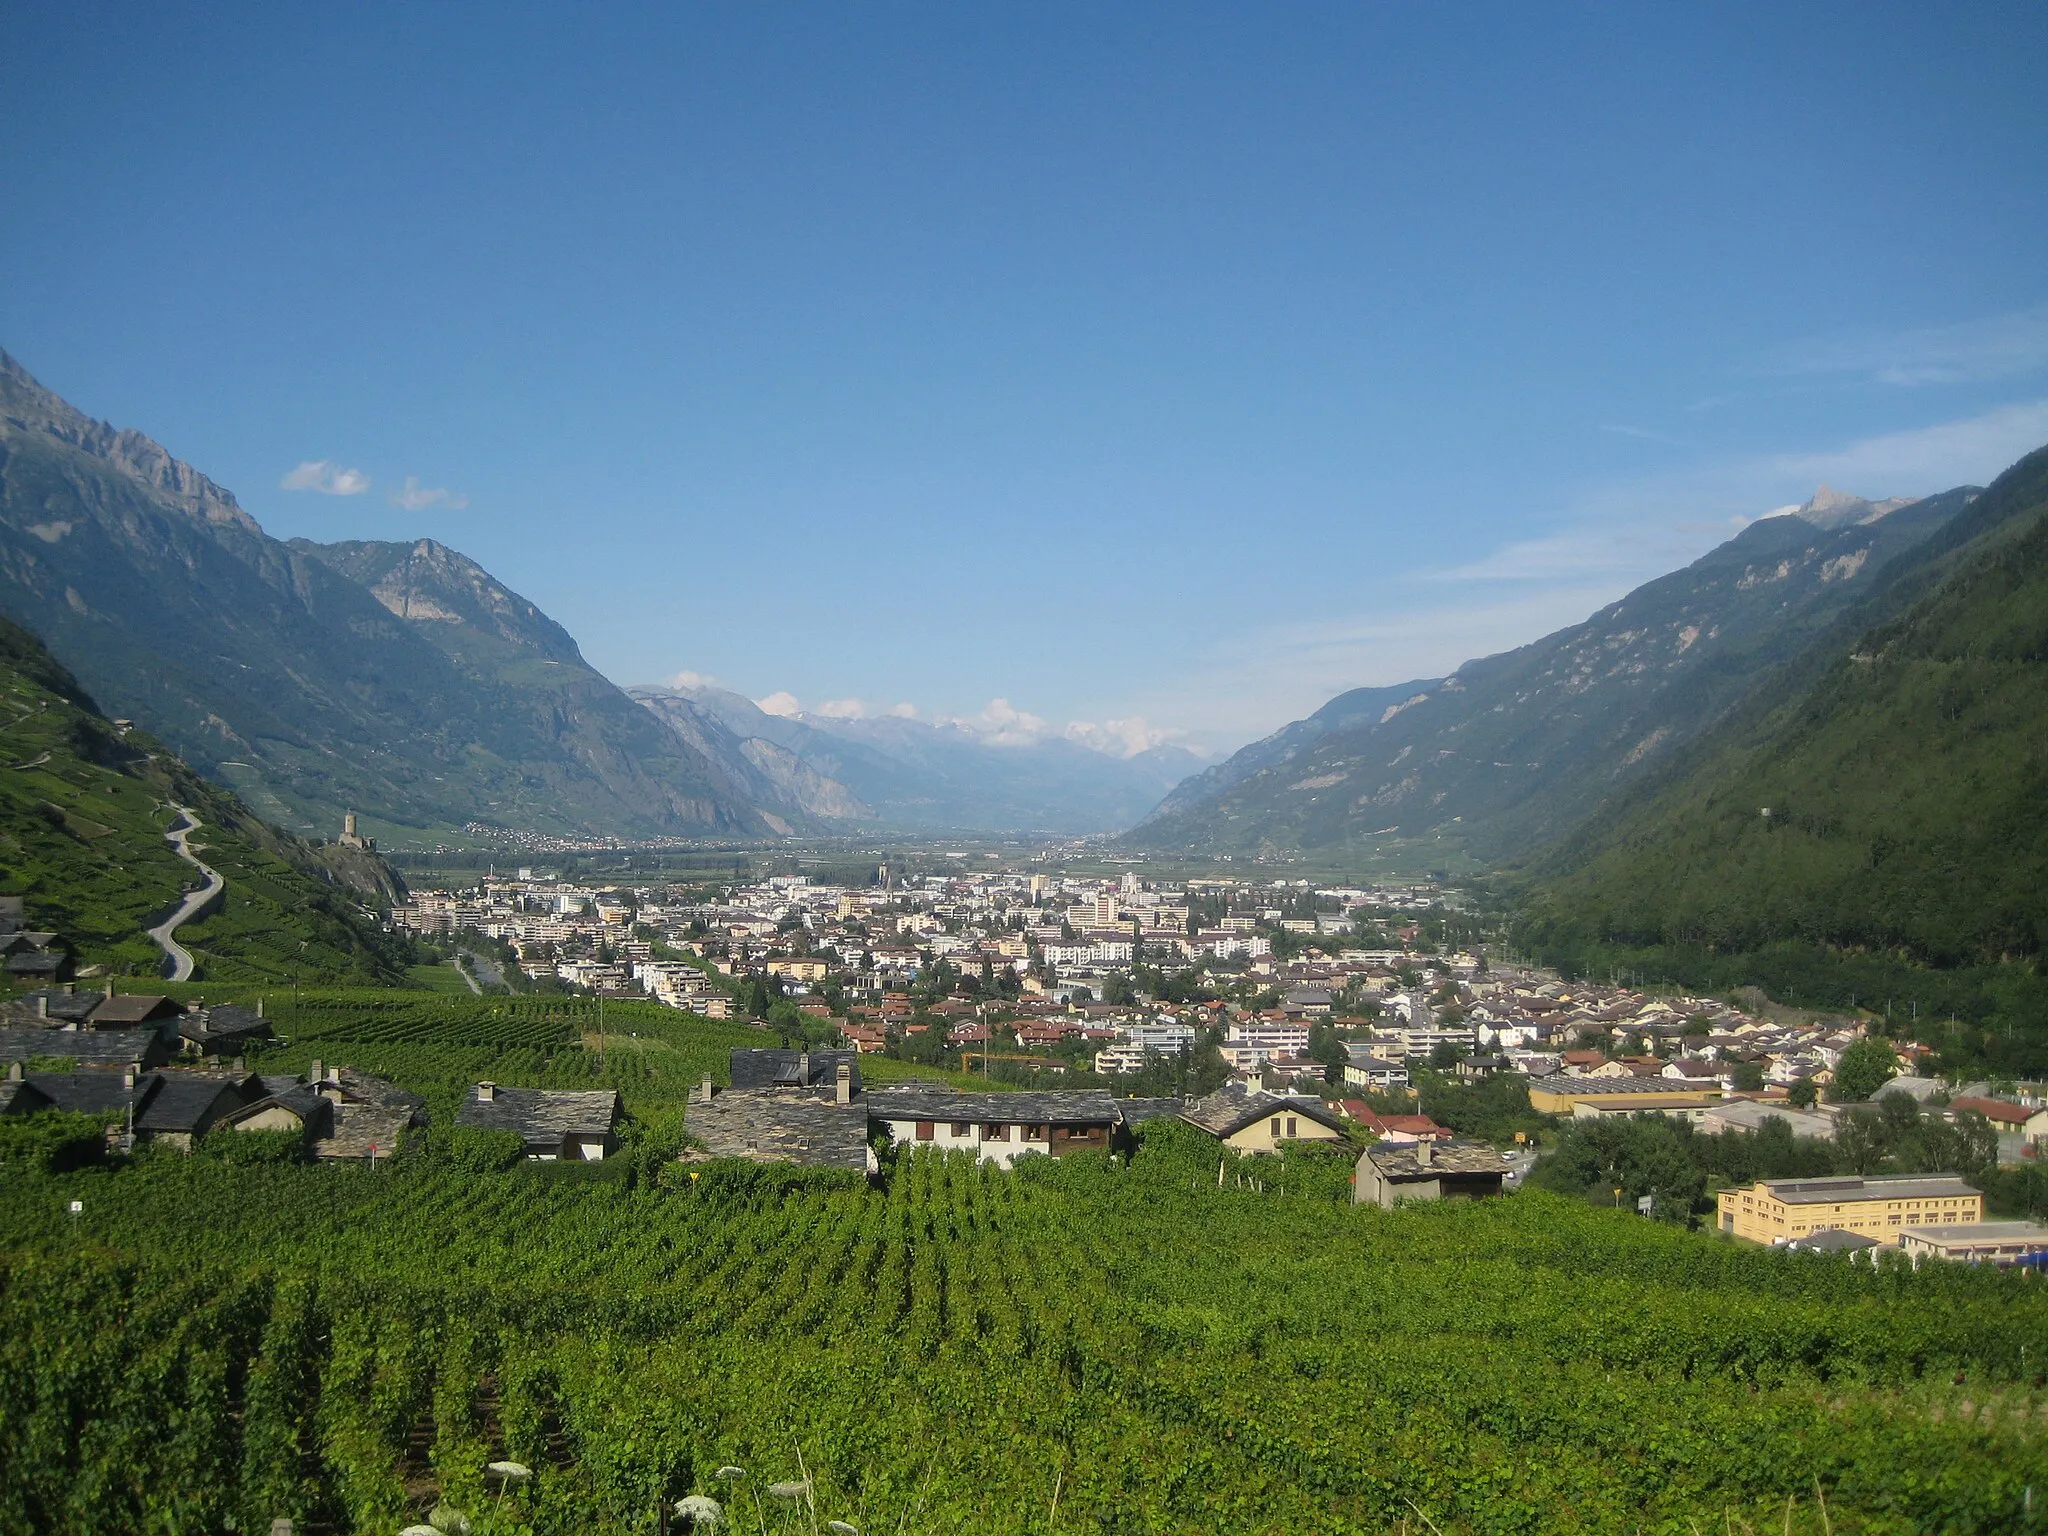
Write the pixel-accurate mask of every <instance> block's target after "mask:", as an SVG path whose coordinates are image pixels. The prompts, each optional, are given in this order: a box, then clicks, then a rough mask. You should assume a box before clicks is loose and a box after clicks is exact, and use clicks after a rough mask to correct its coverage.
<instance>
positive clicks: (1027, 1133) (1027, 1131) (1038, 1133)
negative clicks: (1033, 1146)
mask: <svg viewBox="0 0 2048 1536" xmlns="http://www.w3.org/2000/svg"><path fill="white" fill-rule="evenodd" d="M1024 1139H1025V1140H1026V1141H1044V1140H1045V1127H1044V1126H1042V1125H1027V1126H1025V1127H1024Z"/></svg>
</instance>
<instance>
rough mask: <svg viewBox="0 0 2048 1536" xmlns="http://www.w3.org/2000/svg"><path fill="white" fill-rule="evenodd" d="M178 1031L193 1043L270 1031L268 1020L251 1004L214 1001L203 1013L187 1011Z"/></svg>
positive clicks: (234, 1038) (209, 1042)
mask: <svg viewBox="0 0 2048 1536" xmlns="http://www.w3.org/2000/svg"><path fill="white" fill-rule="evenodd" d="M179 1031H180V1033H182V1034H183V1035H184V1037H185V1038H186V1039H187V1040H190V1041H192V1042H193V1043H194V1044H195V1045H208V1044H211V1043H212V1042H214V1041H217V1040H249V1039H257V1038H261V1037H262V1036H264V1035H267V1034H269V1033H270V1020H268V1019H266V1018H264V1017H263V1016H262V1015H261V1014H259V1013H257V1012H256V1010H255V1009H253V1008H242V1007H239V1006H237V1005H236V1004H234V1003H218V1004H216V1005H214V1006H213V1007H211V1008H209V1009H207V1010H206V1011H205V1012H204V1013H197V1014H188V1015H187V1016H186V1018H185V1021H184V1023H183V1024H181V1025H180V1026H179Z"/></svg>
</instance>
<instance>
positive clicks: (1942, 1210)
mask: <svg viewBox="0 0 2048 1536" xmlns="http://www.w3.org/2000/svg"><path fill="white" fill-rule="evenodd" d="M1720 1215H1721V1230H1722V1231H1723V1232H1728V1233H1732V1234H1734V1235H1735V1236H1736V1237H1739V1238H1743V1239H1744V1240H1746V1241H1748V1242H1752V1243H1783V1242H1790V1241H1791V1240H1792V1239H1793V1238H1797V1237H1805V1236H1807V1235H1808V1234H1810V1233H1814V1232H1825V1231H1831V1230H1832V1231H1838V1232H1855V1233H1860V1234H1861V1235H1862V1236H1864V1237H1869V1238H1874V1239H1875V1240H1876V1241H1878V1242H1880V1243H1888V1244H1891V1245H1892V1246H1895V1247H1896V1246H1898V1245H1899V1243H1900V1241H1901V1229H1902V1228H1905V1227H1948V1226H1960V1225H1962V1224H1964V1223H1966V1222H1980V1221H1982V1220H1983V1219H1984V1197H1983V1195H1981V1194H1979V1193H1978V1192H1977V1191H1976V1190H1974V1189H1972V1188H1971V1187H1970V1186H1969V1185H1967V1184H1965V1183H1964V1182H1963V1181H1962V1180H1961V1179H1959V1178H1957V1177H1956V1176H1955V1175H1954V1174H1951V1173H1938V1174H1929V1175H1924V1176H1917V1177H1910V1178H1878V1179H1865V1178H1856V1177H1853V1176H1851V1177H1845V1178H1836V1179H1765V1180H1763V1181H1762V1182H1761V1183H1758V1184H1753V1185H1751V1186H1750V1187H1749V1188H1747V1189H1724V1190H1722V1191H1721V1209H1720Z"/></svg>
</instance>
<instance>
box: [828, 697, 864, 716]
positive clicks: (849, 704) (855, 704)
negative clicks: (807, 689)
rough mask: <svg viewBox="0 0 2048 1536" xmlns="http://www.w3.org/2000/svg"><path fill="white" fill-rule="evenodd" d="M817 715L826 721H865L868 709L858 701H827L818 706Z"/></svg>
mask: <svg viewBox="0 0 2048 1536" xmlns="http://www.w3.org/2000/svg"><path fill="white" fill-rule="evenodd" d="M818 713H819V714H821V715H823V716H824V717H825V718H826V719H827V720H865V719H867V717H868V707H867V705H865V704H863V703H862V702H861V701H860V700H859V699H827V700H826V701H825V702H824V703H822V704H820V705H819V706H818Z"/></svg>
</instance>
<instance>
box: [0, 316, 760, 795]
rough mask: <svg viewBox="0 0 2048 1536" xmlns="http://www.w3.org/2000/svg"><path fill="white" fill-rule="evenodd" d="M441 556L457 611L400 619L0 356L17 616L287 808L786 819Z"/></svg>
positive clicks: (127, 710) (97, 680)
mask: <svg viewBox="0 0 2048 1536" xmlns="http://www.w3.org/2000/svg"><path fill="white" fill-rule="evenodd" d="M377 547H379V548H390V549H395V550H399V551H410V550H413V549H414V548H415V546H410V545H394V546H377ZM424 547H425V548H427V549H428V550H429V551H430V554H431V558H428V559H424V560H420V561H415V562H413V563H414V564H416V565H418V566H420V567H421V568H422V570H423V571H425V570H426V569H427V568H429V567H433V568H434V569H433V570H432V571H431V572H429V574H431V575H433V576H434V577H435V578H436V579H437V580H438V581H439V583H440V586H441V588H443V589H445V590H444V592H443V595H444V597H446V599H447V601H445V602H444V603H442V604H441V608H442V610H443V611H445V612H447V613H448V614H450V615H451V616H452V617H454V618H455V619H456V620H457V622H453V623H451V622H448V621H446V620H442V621H437V622H433V623H427V622H425V621H424V616H423V614H422V613H421V612H419V611H415V612H414V613H412V614H411V615H405V614H401V613H399V612H396V611H394V609H393V607H392V606H391V605H390V604H388V603H387V602H386V601H385V600H383V599H382V598H381V597H380V596H379V594H378V593H377V592H373V591H372V590H370V586H369V585H365V583H364V582H362V581H359V580H357V579H356V577H355V576H354V575H353V574H352V573H351V572H349V571H348V570H346V569H341V568H337V566H342V567H345V566H347V565H348V564H349V563H350V562H349V560H348V559H347V558H344V557H343V556H341V555H337V554H335V553H334V552H332V551H322V550H319V549H317V548H312V547H300V548H294V547H291V546H288V545H285V544H282V543H280V542H279V541H277V540H275V539H272V538H270V537H269V536H268V535H267V534H265V533H264V532H263V530H262V529H261V528H260V527H258V526H257V524H256V522H255V521H254V519H252V518H251V517H249V515H248V514H247V513H245V512H244V511H242V509H241V508H240V507H239V506H237V505H236V504H235V499H234V497H233V496H232V495H230V494H229V493H228V492H227V491H225V490H223V489H222V488H221V487H219V486H217V485H215V484H214V483H213V482H212V481H210V480H208V479H207V478H206V477H205V476H204V475H202V474H200V473H199V472H198V471H196V470H194V469H192V468H191V467H190V466H189V465H186V464H181V463H179V462H178V461H177V460H175V459H173V458H172V457H171V456H170V454H169V453H167V452H166V451H165V450H164V449H163V448H162V447H160V446H159V445H158V444H156V443H154V442H151V441H150V440H149V439H148V438H146V437H143V436H142V435H141V434H140V433H136V432H125V431H124V432H117V431H115V430H114V429H113V428H112V427H109V426H107V425H105V424H103V423H100V422H96V421H93V420H92V419H91V418H89V417H87V416H85V415H83V414H82V413H80V412H79V411H77V410H75V409H74V408H72V407H71V406H70V405H68V404H66V403H65V402H64V401H62V400H60V399H58V398H57V397H56V396H55V395H53V394H51V393H50V392H49V391H48V390H46V389H43V388H42V387H41V386H40V385H38V384H37V383H36V382H35V380H34V379H32V378H30V377H29V376H28V374H27V373H26V372H24V371H23V370H22V369H21V367H20V366H19V365H18V364H17V363H16V362H15V361H14V360H13V359H12V358H10V357H8V356H7V355H6V354H5V353H0V612H4V613H5V614H7V615H8V616H9V617H11V618H13V619H15V620H16V621H17V622H20V623H23V624H26V625H27V626H28V627H29V628H31V629H33V630H34V631H35V632H36V633H38V634H40V635H41V636H43V638H44V639H45V640H47V641H48V643H49V645H50V648H51V650H52V651H53V652H55V654H56V655H57V656H58V657H60V658H61V659H62V660H63V661H64V663H65V664H66V665H67V666H68V667H70V668H71V670H72V671H74V672H75V673H76V674H77V675H78V676H79V677H80V678H82V679H83V680H84V682H85V684H86V685H87V686H88V687H89V688H90V689H91V690H92V692H93V694H94V696H95V697H97V698H98V699H100V700H101V701H102V702H103V703H104V704H105V705H106V706H107V707H108V708H109V709H110V710H113V711H114V712H116V713H118V714H121V715H125V716H128V717H131V718H133V719H135V720H137V721H140V722H141V723H143V724H144V725H146V726H148V727H149V728H150V729H151V730H153V731H155V732H156V733H157V734H158V735H159V736H161V737H162V738H163V739H164V740H165V741H167V742H168V743H169V744H170V745H171V747H172V748H173V749H174V750H175V751H177V752H178V753H179V755H180V756H182V757H183V758H184V759H185V760H186V761H187V762H189V763H191V764H192V765H193V766H194V767H195V768H197V769H199V770H200V771H201V772H203V773H205V774H207V775H208V776H209V777H211V778H215V779H218V780H220V781H221V782H224V783H228V784H232V785H234V786H235V787H236V788H237V789H238V790H239V791H241V792H242V793H243V794H244V795H245V796H246V797H247V798H248V799H249V801H250V803H251V804H252V805H253V806H254V807H255V808H256V809H257V810H258V811H259V812H260V813H261V814H263V815H264V816H265V817H267V818H268V819H270V820H271V821H273V822H275V823H277V824H279V825H282V826H286V827H290V828H292V829H293V830H295V831H300V832H316V831H317V832H322V833H325V832H330V831H331V830H332V829H333V828H334V827H335V826H337V825H338V823H339V818H340V817H341V815H342V813H343V812H344V811H346V810H350V809H353V810H356V811H359V812H362V813H364V814H365V815H366V816H368V817H371V818H373V819H374V821H375V822H377V823H383V824H387V825H390V824H395V825H400V826H406V827H416V828H446V827H453V826H460V825H462V824H463V823H465V822H469V821H480V822H485V823H489V824H494V825H499V826H509V827H519V828H529V829H534V830H541V831H551V832H585V833H590V832H597V833H620V834H626V835H635V836H656V835H662V834H681V835H688V834H692V833H704V832H714V831H728V832H735V831H736V832H767V831H769V830H771V828H770V827H769V826H768V824H767V823H766V822H764V821H763V820H762V818H761V817H760V816H759V815H758V814H756V813H755V812H754V810H753V808H752V807H751V806H749V805H747V804H746V803H744V802H743V801H735V800H734V799H732V798H731V797H730V796H729V795H727V794H726V793H724V792H723V791H722V789H721V785H720V782H719V780H718V776H717V774H716V773H715V772H714V771H713V770H712V768H711V767H710V766H709V765H707V764H705V763H704V762H702V761H701V760H699V759H698V757H697V755H696V754H695V752H694V750H693V749H691V748H690V747H688V746H687V745H686V744H683V743H681V742H679V741H678V740H677V739H676V738H675V737H674V736H673V734H672V733H670V732H668V731H666V730H664V729H662V728H661V726H660V724H659V722H657V721H655V720H653V718H652V717H651V716H649V715H648V713H647V711H645V710H643V709H641V708H639V707H638V706H636V705H635V704H633V702H632V701H631V700H629V699H628V698H626V696H625V695H624V694H623V693H621V692H620V691H619V690H618V689H617V688H615V687H613V686H612V685H611V684H610V683H609V682H607V681H606V680H605V679H604V678H602V677H600V676H599V675H598V674H597V673H596V672H594V671H592V670H590V669H589V668H588V667H587V666H585V665H584V664H583V662H582V658H581V657H580V656H579V655H577V653H576V648H575V644H574V642H573V641H571V640H570V639H569V637H568V636H567V635H566V634H564V633H563V632H562V631H561V630H560V628H559V626H556V625H554V624H553V623H552V622H551V621H549V620H548V619H546V617H545V616H544V615H542V614H540V613H539V611H538V610H537V609H535V608H534V607H533V605H532V604H530V603H526V602H525V601H524V600H523V599H520V598H517V597H516V596H515V595H514V594H511V593H508V592H505V590H504V589H503V588H502V587H499V586H497V584H496V583H494V582H490V581H489V578H488V577H482V583H479V582H477V581H475V580H474V579H473V577H475V576H482V573H481V572H478V571H477V570H476V568H475V567H474V566H473V565H471V564H470V563H469V562H467V561H463V560H462V559H461V557H460V556H455V555H453V554H452V552H450V551H446V550H442V549H441V548H440V546H438V545H433V546H424ZM357 548H358V549H363V548H371V546H357ZM465 567H466V569H464V568H465ZM382 574H388V572H387V573H380V575H379V576H377V577H373V578H371V585H376V584H377V582H378V581H379V580H380V579H381V575H382ZM423 579H424V577H423ZM483 584H488V587H489V588H491V589H494V590H491V591H487V590H485V589H484V585H483ZM458 589H460V590H459V591H458ZM487 609H488V610H490V612H489V614H488V617H489V618H490V619H491V620H492V622H490V623H484V622H477V620H480V619H482V618H484V617H485V616H486V613H485V610H487ZM536 637H539V638H540V639H541V640H543V641H544V642H545V643H544V644H542V645H541V646H540V647H539V648H538V649H536V648H535V646H534V644H533V641H534V640H535V638H536Z"/></svg>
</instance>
